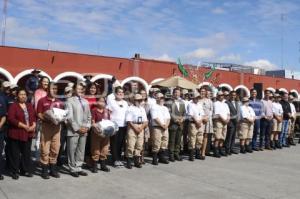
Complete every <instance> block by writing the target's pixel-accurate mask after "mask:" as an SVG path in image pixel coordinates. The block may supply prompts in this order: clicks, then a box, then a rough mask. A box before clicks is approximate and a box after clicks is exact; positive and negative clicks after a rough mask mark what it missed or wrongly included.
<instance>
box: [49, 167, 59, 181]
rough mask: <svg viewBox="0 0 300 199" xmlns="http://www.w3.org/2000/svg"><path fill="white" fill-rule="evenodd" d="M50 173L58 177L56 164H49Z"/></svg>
mask: <svg viewBox="0 0 300 199" xmlns="http://www.w3.org/2000/svg"><path fill="white" fill-rule="evenodd" d="M50 175H51V176H52V177H54V178H60V175H59V173H58V171H57V166H56V164H50Z"/></svg>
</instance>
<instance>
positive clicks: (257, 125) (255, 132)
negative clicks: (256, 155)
mask: <svg viewBox="0 0 300 199" xmlns="http://www.w3.org/2000/svg"><path fill="white" fill-rule="evenodd" d="M259 134H260V119H256V120H255V121H254V130H253V137H252V148H253V149H255V148H256V143H257V136H258V135H259Z"/></svg>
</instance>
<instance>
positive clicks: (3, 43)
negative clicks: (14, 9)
mask: <svg viewBox="0 0 300 199" xmlns="http://www.w3.org/2000/svg"><path fill="white" fill-rule="evenodd" d="M7 1H8V0H3V11H2V27H1V29H2V40H1V45H2V46H5V30H6V14H7Z"/></svg>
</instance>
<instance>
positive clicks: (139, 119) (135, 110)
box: [126, 106, 148, 123]
mask: <svg viewBox="0 0 300 199" xmlns="http://www.w3.org/2000/svg"><path fill="white" fill-rule="evenodd" d="M146 121H148V119H147V115H146V111H145V109H144V108H143V107H142V106H140V107H137V106H129V107H128V109H127V112H126V122H133V123H143V122H146Z"/></svg>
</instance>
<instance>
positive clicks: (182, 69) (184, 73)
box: [178, 58, 189, 77]
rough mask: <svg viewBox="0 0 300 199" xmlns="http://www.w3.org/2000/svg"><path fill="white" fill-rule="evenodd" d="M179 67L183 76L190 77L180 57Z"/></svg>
mask: <svg viewBox="0 0 300 199" xmlns="http://www.w3.org/2000/svg"><path fill="white" fill-rule="evenodd" d="M178 68H179V70H180V72H181V74H182V75H183V77H188V76H189V73H188V72H187V70H186V69H185V67H184V66H183V65H182V64H181V61H180V58H178Z"/></svg>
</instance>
